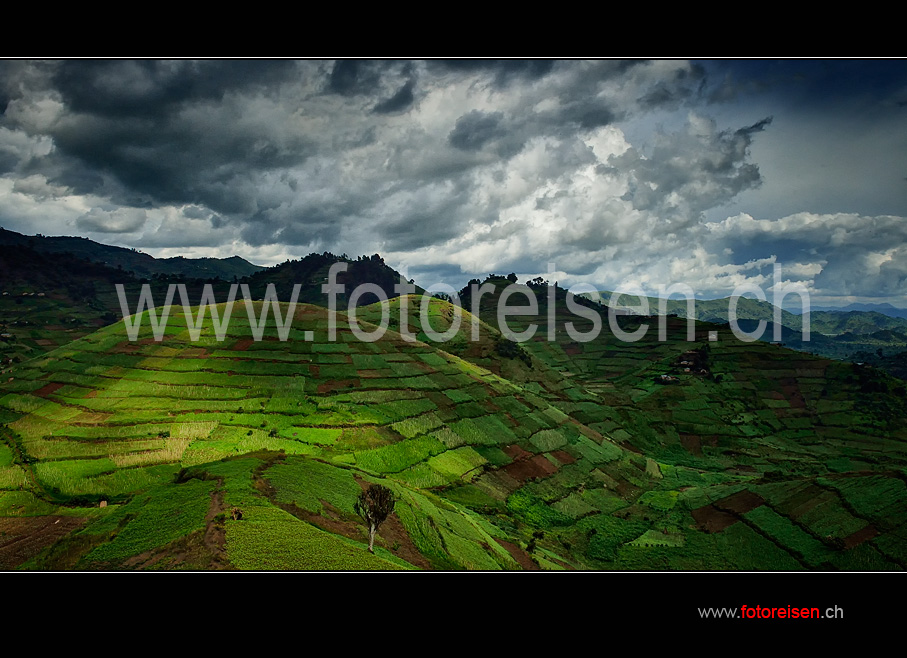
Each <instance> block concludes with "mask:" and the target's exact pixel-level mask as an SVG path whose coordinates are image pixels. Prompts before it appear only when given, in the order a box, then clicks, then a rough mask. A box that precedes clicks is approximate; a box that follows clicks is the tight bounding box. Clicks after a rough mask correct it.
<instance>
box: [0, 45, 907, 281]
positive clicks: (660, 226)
mask: <svg viewBox="0 0 907 658" xmlns="http://www.w3.org/2000/svg"><path fill="white" fill-rule="evenodd" d="M719 99H721V100H722V103H721V104H719V103H718V102H717V101H718V100H719ZM754 100H757V101H761V102H762V103H763V104H759V103H755V102H752V101H754ZM905 101H907V65H904V64H902V63H894V64H892V63H888V62H881V63H875V62H868V63H865V64H863V63H859V62H857V63H850V62H837V61H832V62H830V63H817V62H811V61H803V62H799V61H795V62H759V61H755V62H736V61H728V62H701V63H689V62H684V61H673V60H666V61H646V60H631V61H612V60H595V61H579V60H576V61H574V60H567V61H555V60H455V61H445V60H431V61H412V62H410V61H398V60H339V61H314V60H313V61H266V60H251V61H242V60H241V61H200V62H193V61H175V62H167V61H151V60H147V61H121V60H99V61H89V60H74V61H57V62H28V61H0V213H2V214H3V216H4V217H14V218H16V219H15V221H16V222H17V223H16V224H15V225H16V226H32V225H36V224H35V222H36V221H39V220H35V218H36V217H44V216H48V217H53V218H55V219H54V220H53V221H54V222H56V223H54V224H53V229H44V230H43V231H42V232H46V233H51V232H56V233H60V232H66V231H69V230H71V229H78V230H80V231H82V232H88V233H90V234H99V236H100V237H106V236H111V237H114V236H126V235H128V236H132V237H129V238H128V240H130V241H133V242H134V246H137V247H140V248H142V247H145V246H149V247H155V248H160V249H171V250H174V251H175V250H177V249H179V248H180V247H187V248H189V247H193V248H194V247H197V246H203V247H205V248H206V249H210V251H209V252H206V253H207V254H213V253H217V252H216V250H217V249H223V250H227V249H230V250H234V249H237V250H243V249H245V250H247V251H243V252H242V253H243V254H245V255H246V256H248V255H249V254H264V258H265V259H266V260H270V262H279V260H283V259H284V258H285V257H286V254H287V253H289V252H292V253H293V254H294V255H298V254H299V253H301V252H302V251H304V250H305V249H309V248H310V249H312V250H315V251H321V250H331V251H335V252H336V253H340V252H344V251H346V252H348V253H374V252H375V251H380V252H381V253H382V255H385V254H386V253H388V252H390V253H393V254H394V258H396V259H397V262H409V263H411V265H412V267H413V268H414V271H415V272H419V273H422V274H420V276H422V275H423V274H424V275H428V274H429V273H431V272H438V273H444V274H445V275H447V274H449V273H451V272H453V271H456V272H458V273H459V274H460V275H461V276H462V275H464V273H465V271H466V269H468V268H473V269H475V270H476V271H475V274H476V275H484V274H487V273H488V272H490V271H495V270H500V269H503V268H506V270H507V271H508V272H509V271H517V272H518V273H529V272H543V271H544V269H545V264H546V259H549V258H550V259H556V260H558V261H560V262H561V263H564V264H565V267H566V263H568V262H569V268H570V274H571V275H572V276H575V277H586V278H591V277H593V275H596V274H601V273H603V272H605V271H606V270H608V271H609V272H615V273H619V275H618V274H610V273H609V274H608V275H609V276H618V278H620V277H629V278H630V279H632V278H634V277H635V278H636V279H638V280H646V279H645V278H644V277H645V276H646V275H647V270H648V269H652V268H662V269H663V271H665V272H668V270H670V269H671V268H673V271H680V272H687V271H690V270H691V268H692V269H695V270H696V271H697V272H702V273H703V274H702V276H705V277H707V276H712V277H713V278H714V279H715V280H718V279H720V278H722V277H724V278H731V277H736V278H735V281H739V280H743V279H745V278H746V277H748V276H751V275H752V274H753V271H754V270H752V266H751V265H748V263H750V262H751V261H759V262H763V261H766V259H769V258H770V257H772V256H773V257H775V258H777V259H779V260H784V261H796V262H797V263H799V265H800V267H801V269H800V271H801V274H802V273H804V272H813V273H815V272H820V271H821V274H820V276H819V277H818V278H817V279H816V281H821V282H822V285H824V286H826V287H827V288H829V289H831V288H833V287H834V286H838V287H839V288H840V289H842V290H843V289H847V290H856V289H860V290H864V289H869V288H870V287H871V285H873V283H872V282H874V281H875V282H877V283H878V285H879V286H880V287H881V288H884V289H886V290H894V289H895V287H896V286H897V285H900V284H902V283H903V281H904V272H905V270H907V265H905V254H903V253H902V252H901V251H897V250H896V249H895V247H897V245H898V244H900V243H903V242H907V236H901V234H900V233H898V232H897V231H896V227H897V224H896V222H895V220H886V219H883V218H881V216H882V215H885V214H889V215H892V216H895V215H898V216H900V215H904V214H905V213H904V212H901V210H900V209H901V208H903V206H904V202H903V199H904V198H905V197H904V189H903V180H902V178H903V177H904V175H905V174H907V161H905V159H904V156H903V155H897V154H903V153H907V138H905V137H904V135H907V131H905V130H904V129H903V126H904V116H905V114H907V113H905V106H904V105H903V103H904V102H905ZM707 103H710V104H707ZM776 108H777V109H776ZM790 108H794V110H796V112H795V113H794V114H791V113H790V112H788V111H787V110H788V109H790ZM826 109H827V110H828V112H830V113H831V115H833V116H834V117H836V119H837V120H836V121H835V122H828V123H825V124H823V123H822V122H821V119H825V118H826V117H827V116H829V114H827V113H825V112H826ZM722 111H726V113H725V114H724V115H722V114H721V112H722ZM704 112H707V113H708V116H706V115H705V114H704ZM762 117H767V118H764V119H763V118H762ZM773 117H774V121H773V120H772V119H773ZM792 117H793V119H792ZM816 118H819V119H820V121H816V120H815V119H816ZM858 138H859V139H862V140H863V141H862V142H860V144H861V148H860V150H859V154H858V156H857V155H854V151H853V150H850V151H849V150H848V149H849V148H851V147H852V145H853V144H855V143H856V142H855V139H858ZM773 140H774V141H773ZM767 144H768V145H771V148H770V149H766V145H767ZM820 147H821V148H820ZM760 149H761V150H760ZM892 154H895V155H892ZM820 156H821V157H820ZM772 157H774V159H772ZM766 163H770V164H768V165H767V164H766ZM785 165H786V166H785ZM830 174H835V176H832V175H830ZM773 176H774V177H773ZM886 176H890V177H891V179H892V180H896V181H897V183H898V185H899V187H898V189H897V190H896V191H892V190H891V189H888V190H887V191H885V192H884V194H879V193H877V191H878V189H880V188H881V187H884V186H887V185H889V184H888V183H887V182H884V183H883V182H879V183H872V182H873V181H887V180H888V179H887V178H886ZM848 180H849V181H850V186H848V185H846V184H842V181H844V182H846V181H848ZM870 183H872V184H878V185H879V186H880V188H875V187H871V185H870ZM772 185H774V188H773V189H774V190H776V193H775V195H774V196H773V197H772V198H770V199H767V198H766V197H765V196H764V194H765V190H766V188H770V189H772V188H771V187H770V186H772ZM889 187H890V186H889ZM809 190H813V193H812V194H813V196H812V197H809V196H807V194H808V193H809ZM860 190H864V191H863V193H862V194H863V195H862V196H860V195H859V191H860ZM759 195H763V196H759ZM782 198H783V199H785V200H786V203H787V204H788V205H789V206H796V207H795V208H794V209H793V210H791V209H790V208H787V209H786V210H785V212H784V213H780V212H778V213H774V214H772V213H768V215H770V216H771V217H772V218H773V220H777V221H773V223H764V224H763V223H760V221H761V220H760V221H757V220H753V219H752V217H753V216H757V215H759V212H757V210H756V209H754V206H753V205H752V203H754V204H755V207H756V208H763V209H764V208H766V207H771V205H770V204H771V203H773V202H775V203H777V202H778V201H777V200H778V199H782ZM870 198H878V199H880V200H879V201H878V202H877V204H876V205H875V206H871V208H872V210H871V211H869V210H866V209H865V208H866V207H867V205H866V204H867V203H869V201H867V199H870ZM802 199H810V203H805V202H801V200H802ZM751 200H752V203H750V201H751ZM819 201H821V202H822V203H823V204H824V205H820V206H818V207H819V208H821V209H820V210H816V204H817V203H819ZM844 201H846V202H847V204H848V205H847V206H845V207H843V208H841V207H838V204H839V203H843V202H844ZM54 204H56V205H54ZM733 204H738V206H737V207H734V210H733V212H732V211H731V210H730V208H732V207H733ZM801 209H807V210H809V211H810V212H819V213H831V214H829V215H828V217H824V218H820V219H815V218H814V219H811V220H810V221H806V220H803V221H800V220H794V219H791V218H790V216H791V214H792V213H796V212H799V211H800V210H801ZM880 209H881V210H880ZM843 212H851V213H853V214H852V215H843V214H841V213H843ZM834 213H838V214H834ZM859 213H862V215H860V214H859ZM736 214H739V215H741V216H743V215H747V216H749V218H750V219H749V220H747V221H744V220H743V219H740V220H737V221H734V222H730V221H729V222H728V223H726V224H725V225H722V227H719V228H716V226H718V225H717V224H714V222H720V221H721V220H722V219H724V218H729V217H731V216H732V215H736ZM762 216H766V215H765V214H764V213H763V215H762ZM48 221H50V220H48ZM708 222H712V224H709V223H708ZM707 226H708V227H710V228H706V227H707ZM36 230H38V229H36ZM872 230H876V234H873V232H872ZM823 231H825V232H828V231H832V232H833V233H834V235H836V236H837V237H835V238H834V239H831V238H830V237H828V236H825V237H823V235H824V234H823ZM886 233H887V235H888V238H887V240H885V239H880V238H879V237H878V236H879V235H884V234H886ZM136 236H139V237H136ZM126 240H127V238H125V237H124V238H123V241H124V243H125V241H126ZM627 245H632V246H633V248H632V249H626V248H624V249H621V250H617V249H616V246H627ZM127 246H133V245H132V244H129V245H127ZM609 249H610V251H609ZM692 251H696V253H695V254H693V255H691V252H692ZM166 255H168V256H169V255H174V253H173V251H171V252H169V253H167V254H166ZM222 255H230V254H226V253H225V254H222ZM609 259H613V260H609ZM455 261H456V262H455ZM263 262H264V261H263ZM766 262H768V261H766ZM486 268H487V270H488V272H482V270H483V269H486ZM696 268H698V269H696ZM747 268H750V269H747ZM822 268H824V269H822ZM504 273H506V272H504ZM451 276H452V275H451ZM652 276H654V275H652ZM803 276H806V275H805V274H803ZM430 278H431V277H430ZM452 278H455V277H453V276H452Z"/></svg>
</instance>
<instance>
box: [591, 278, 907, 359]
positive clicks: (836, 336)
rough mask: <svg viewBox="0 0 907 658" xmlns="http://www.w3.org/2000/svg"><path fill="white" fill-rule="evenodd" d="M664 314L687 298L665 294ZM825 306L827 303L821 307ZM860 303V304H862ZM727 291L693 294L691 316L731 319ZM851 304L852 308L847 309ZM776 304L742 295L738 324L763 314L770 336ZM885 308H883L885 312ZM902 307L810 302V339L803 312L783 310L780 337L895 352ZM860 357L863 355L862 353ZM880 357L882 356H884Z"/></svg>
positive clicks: (798, 343)
mask: <svg viewBox="0 0 907 658" xmlns="http://www.w3.org/2000/svg"><path fill="white" fill-rule="evenodd" d="M599 294H600V295H601V297H602V300H603V301H604V302H605V303H607V301H608V300H609V299H610V297H611V294H612V293H611V292H609V291H600V292H599ZM587 297H588V295H587ZM646 299H647V300H648V303H649V314H650V315H658V314H659V312H660V309H661V300H659V299H658V298H657V297H647V298H646ZM617 301H618V302H620V304H618V305H616V306H615V309H618V310H625V311H632V312H635V311H634V307H635V306H637V305H638V303H639V299H638V297H636V296H633V295H621V296H620V297H619V298H618V299H617ZM664 306H665V312H666V313H667V314H668V315H676V316H678V317H681V318H685V317H687V303H686V301H685V300H682V299H669V300H667V302H666V303H665V305H664ZM823 308H825V309H829V308H830V307H823ZM860 308H863V309H864V310H860ZM729 309H730V297H724V298H722V299H708V300H701V299H697V300H696V302H695V319H697V320H699V321H701V322H715V323H719V324H725V323H727V322H729ZM845 309H852V310H845ZM775 311H776V307H775V306H774V305H773V304H771V303H770V302H767V301H765V302H763V301H760V300H758V299H750V298H746V297H741V298H740V299H739V300H738V303H737V308H736V313H737V319H738V322H739V326H740V329H741V330H743V331H746V332H753V331H754V330H755V329H756V327H757V326H758V323H759V321H760V320H764V321H765V322H766V323H767V325H766V330H765V332H764V333H763V335H762V339H763V340H766V341H772V340H774V314H775ZM883 311H886V312H883ZM899 311H901V312H904V313H905V314H907V311H902V309H898V308H896V307H894V306H892V305H890V304H850V305H849V306H847V307H842V308H840V309H831V310H820V309H818V308H816V307H813V308H812V309H811V310H810V314H809V329H810V336H809V340H804V335H803V333H802V331H803V328H804V326H803V316H801V315H798V314H795V313H791V312H789V311H787V310H782V311H781V327H782V330H781V342H783V343H784V344H785V345H787V346H788V347H790V348H792V349H796V350H799V351H802V352H811V353H813V354H818V355H821V356H825V357H829V358H834V359H851V360H852V359H854V358H855V357H854V355H855V354H857V353H860V354H864V353H866V352H871V353H874V354H877V353H878V351H879V350H882V352H883V353H884V354H892V355H893V354H896V353H900V352H903V351H905V350H907V318H904V317H900V316H897V315H894V314H893V313H894V312H899ZM859 360H864V359H863V358H862V356H861V357H860V358H859ZM883 363H884V362H883Z"/></svg>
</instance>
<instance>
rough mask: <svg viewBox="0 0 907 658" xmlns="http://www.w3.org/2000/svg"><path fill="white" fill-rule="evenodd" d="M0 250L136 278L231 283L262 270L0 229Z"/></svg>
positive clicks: (236, 262) (236, 260)
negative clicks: (22, 250)
mask: <svg viewBox="0 0 907 658" xmlns="http://www.w3.org/2000/svg"><path fill="white" fill-rule="evenodd" d="M0 246H9V247H28V248H30V249H33V250H34V251H36V252H38V253H42V254H70V255H72V256H74V257H76V258H80V259H83V260H87V261H90V262H92V263H100V264H102V265H107V266H108V267H112V268H113V269H118V270H125V271H127V272H131V273H133V274H135V275H136V276H138V277H140V278H151V277H153V276H155V275H169V276H181V277H187V278H194V279H223V280H225V281H229V280H232V279H233V278H234V277H237V278H242V277H244V276H250V275H252V274H254V273H255V272H258V271H259V270H263V269H264V268H263V267H261V266H259V265H253V264H252V263H250V262H249V261H247V260H245V259H243V258H240V257H239V256H232V257H230V258H183V257H182V256H176V257H175V258H154V257H153V256H150V255H148V254H146V253H143V252H141V251H136V250H134V249H126V248H124V247H113V246H111V245H106V244H101V243H99V242H95V241H93V240H89V239H88V238H80V237H65V236H61V237H47V236H43V235H40V234H39V235H23V234H21V233H16V232H15V231H7V230H5V229H2V228H0Z"/></svg>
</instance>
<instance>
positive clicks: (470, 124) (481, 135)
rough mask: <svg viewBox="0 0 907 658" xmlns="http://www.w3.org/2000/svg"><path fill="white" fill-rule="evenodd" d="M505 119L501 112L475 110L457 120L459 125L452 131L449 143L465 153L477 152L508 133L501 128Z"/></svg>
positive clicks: (448, 139) (448, 137)
mask: <svg viewBox="0 0 907 658" xmlns="http://www.w3.org/2000/svg"><path fill="white" fill-rule="evenodd" d="M503 119H504V115H503V114H502V113H501V112H482V111H481V110H473V111H472V112H469V113H468V114H464V115H463V116H461V117H460V118H459V119H457V125H456V126H455V127H454V129H453V130H451V131H450V134H449V135H448V136H447V141H448V142H450V145H451V146H453V147H455V148H458V149H461V150H463V151H477V150H479V149H481V148H482V147H483V146H484V145H485V144H486V143H488V142H489V141H491V140H493V139H497V138H498V137H502V136H503V135H504V134H505V133H506V131H505V130H504V129H503V127H502V126H501V122H502V120H503Z"/></svg>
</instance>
